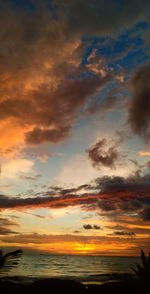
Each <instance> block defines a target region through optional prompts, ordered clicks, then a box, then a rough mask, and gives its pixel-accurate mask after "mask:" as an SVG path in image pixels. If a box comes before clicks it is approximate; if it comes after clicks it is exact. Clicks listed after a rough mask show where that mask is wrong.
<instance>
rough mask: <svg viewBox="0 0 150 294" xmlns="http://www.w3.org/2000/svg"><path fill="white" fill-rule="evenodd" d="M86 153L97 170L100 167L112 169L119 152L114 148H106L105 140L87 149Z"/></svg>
mask: <svg viewBox="0 0 150 294" xmlns="http://www.w3.org/2000/svg"><path fill="white" fill-rule="evenodd" d="M87 153H88V157H89V159H90V160H91V162H92V164H93V166H95V167H98V168H101V167H102V166H106V167H109V168H114V167H115V165H116V163H117V162H118V159H119V152H118V150H117V148H116V146H111V147H109V146H107V140H106V139H105V138H103V139H102V140H100V141H98V142H97V143H96V144H95V145H93V146H92V147H91V148H90V149H88V150H87Z"/></svg>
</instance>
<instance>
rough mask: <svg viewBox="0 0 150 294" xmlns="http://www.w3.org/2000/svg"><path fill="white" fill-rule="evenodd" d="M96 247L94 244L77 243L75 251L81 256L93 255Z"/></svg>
mask: <svg viewBox="0 0 150 294" xmlns="http://www.w3.org/2000/svg"><path fill="white" fill-rule="evenodd" d="M95 249H96V248H95V245H94V244H88V243H75V245H74V250H75V252H76V253H79V254H88V253H93V251H95Z"/></svg>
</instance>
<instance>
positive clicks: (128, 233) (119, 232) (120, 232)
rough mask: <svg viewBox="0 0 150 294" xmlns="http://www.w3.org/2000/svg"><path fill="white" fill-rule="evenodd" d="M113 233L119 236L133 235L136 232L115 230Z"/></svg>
mask: <svg viewBox="0 0 150 294" xmlns="http://www.w3.org/2000/svg"><path fill="white" fill-rule="evenodd" d="M113 234H114V235H117V236H131V237H133V236H135V235H136V234H135V233H134V232H126V231H115V232H114V233H113Z"/></svg>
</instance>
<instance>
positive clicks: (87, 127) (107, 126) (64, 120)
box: [0, 0, 150, 255]
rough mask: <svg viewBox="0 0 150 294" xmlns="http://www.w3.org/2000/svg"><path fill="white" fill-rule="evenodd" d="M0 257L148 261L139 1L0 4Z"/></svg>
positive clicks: (149, 45)
mask: <svg viewBox="0 0 150 294" xmlns="http://www.w3.org/2000/svg"><path fill="white" fill-rule="evenodd" d="M0 247H1V248H2V247H5V248H7V247H9V248H18V247H19V248H22V249H24V250H25V249H27V250H29V251H31V250H35V251H36V250H38V251H42V252H50V253H54V254H55V253H58V254H84V255H86V254H88V255H137V254H139V249H140V248H143V249H144V250H145V251H146V252H147V251H148V250H149V249H150V1H149V0H142V1H141V0H108V1H104V0H92V1H91V0H85V1H84V0H68V1H67V0H5V1H3V0H0Z"/></svg>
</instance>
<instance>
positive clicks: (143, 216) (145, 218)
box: [140, 206, 150, 221]
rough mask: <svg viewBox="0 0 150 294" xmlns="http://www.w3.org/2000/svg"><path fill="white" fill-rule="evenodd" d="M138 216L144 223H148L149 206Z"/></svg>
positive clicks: (149, 216) (149, 219)
mask: <svg viewBox="0 0 150 294" xmlns="http://www.w3.org/2000/svg"><path fill="white" fill-rule="evenodd" d="M140 215H141V218H142V219H143V220H144V221H150V206H147V207H145V208H144V209H143V211H142V212H141V214H140Z"/></svg>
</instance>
